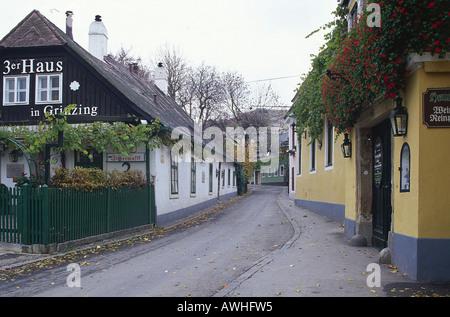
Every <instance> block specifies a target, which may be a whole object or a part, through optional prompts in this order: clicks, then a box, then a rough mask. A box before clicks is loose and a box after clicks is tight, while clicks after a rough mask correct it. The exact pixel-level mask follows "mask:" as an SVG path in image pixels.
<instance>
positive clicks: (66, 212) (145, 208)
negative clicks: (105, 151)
mask: <svg viewBox="0 0 450 317" xmlns="http://www.w3.org/2000/svg"><path fill="white" fill-rule="evenodd" d="M155 222H156V208H155V189H154V186H153V185H147V186H145V187H144V188H142V189H140V190H133V189H129V188H119V189H115V190H113V189H110V188H104V189H95V190H92V191H79V190H74V189H69V188H65V189H57V188H48V187H45V186H44V187H41V188H31V187H29V186H24V187H22V188H20V189H18V188H0V242H6V243H20V244H23V245H31V244H43V245H47V244H51V243H61V242H66V241H72V240H76V239H81V238H85V237H90V236H95V235H99V234H103V233H109V232H114V231H119V230H123V229H129V228H133V227H138V226H142V225H146V224H153V223H155Z"/></svg>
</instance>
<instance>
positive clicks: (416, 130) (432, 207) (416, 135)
mask: <svg viewBox="0 0 450 317" xmlns="http://www.w3.org/2000/svg"><path fill="white" fill-rule="evenodd" d="M437 65H440V66H438V67H437ZM449 69H450V62H425V65H424V68H419V69H418V70H416V71H415V72H414V73H413V74H412V75H411V76H410V78H409V86H408V88H407V91H406V94H405V98H404V105H405V106H406V107H407V110H408V115H409V119H408V134H407V136H406V137H404V138H395V140H394V173H395V174H394V175H395V176H394V191H393V195H394V198H393V201H394V206H393V207H394V231H395V232H397V233H402V234H405V235H408V236H412V237H418V238H450V167H449V161H450V128H428V127H427V126H426V125H425V124H424V123H423V115H422V94H423V93H424V92H425V91H426V90H427V88H450V72H448V70H449ZM403 142H408V144H409V146H410V149H411V181H410V184H411V192H409V193H400V190H399V188H398V186H399V181H400V179H399V177H400V176H399V172H398V171H397V168H398V167H399V166H400V151H401V147H402V145H403Z"/></svg>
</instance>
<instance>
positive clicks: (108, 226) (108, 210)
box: [106, 187, 112, 232]
mask: <svg viewBox="0 0 450 317" xmlns="http://www.w3.org/2000/svg"><path fill="white" fill-rule="evenodd" d="M111 216H112V215H111V188H110V187H108V188H107V189H106V232H110V230H111Z"/></svg>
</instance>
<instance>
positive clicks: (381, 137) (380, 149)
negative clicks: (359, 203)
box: [372, 120, 392, 249]
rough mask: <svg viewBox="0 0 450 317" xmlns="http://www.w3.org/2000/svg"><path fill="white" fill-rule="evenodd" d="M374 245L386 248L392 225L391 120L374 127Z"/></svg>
mask: <svg viewBox="0 0 450 317" xmlns="http://www.w3.org/2000/svg"><path fill="white" fill-rule="evenodd" d="M372 137H373V139H372V140H373V143H372V155H373V156H372V167H373V170H372V179H373V183H372V230H373V233H372V245H373V246H374V247H376V248H380V249H382V248H385V247H387V244H388V237H389V231H390V227H391V213H392V203H391V190H392V186H391V164H392V163H391V128H390V122H389V120H386V121H383V122H382V123H381V124H379V125H377V126H375V127H374V128H373V129H372Z"/></svg>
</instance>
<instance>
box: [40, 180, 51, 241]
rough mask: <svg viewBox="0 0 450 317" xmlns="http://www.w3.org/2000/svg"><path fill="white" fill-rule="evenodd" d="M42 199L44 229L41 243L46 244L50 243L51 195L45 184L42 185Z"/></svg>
mask: <svg viewBox="0 0 450 317" xmlns="http://www.w3.org/2000/svg"><path fill="white" fill-rule="evenodd" d="M40 196H41V199H42V208H41V215H42V231H41V243H42V244H44V245H47V244H49V237H50V219H49V218H50V217H49V196H48V186H47V185H43V186H42V187H41V195H40Z"/></svg>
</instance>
